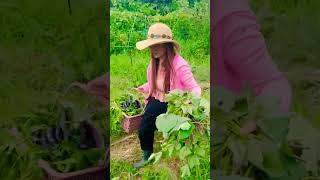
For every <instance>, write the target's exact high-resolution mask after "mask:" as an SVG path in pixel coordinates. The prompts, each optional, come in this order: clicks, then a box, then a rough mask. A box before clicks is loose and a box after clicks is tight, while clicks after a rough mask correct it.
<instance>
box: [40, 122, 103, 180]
mask: <svg viewBox="0 0 320 180" xmlns="http://www.w3.org/2000/svg"><path fill="white" fill-rule="evenodd" d="M89 131H90V134H91V135H90V136H91V137H93V138H94V140H95V144H96V147H97V148H102V144H103V140H102V138H101V137H100V135H99V133H98V130H97V128H95V127H94V126H93V125H92V124H91V126H90V127H89ZM108 161H109V151H108V150H106V154H105V159H104V162H101V163H100V164H98V165H97V166H95V167H89V168H86V169H83V170H78V171H74V172H68V173H61V172H58V171H56V170H55V169H53V168H52V167H51V166H50V164H49V163H48V162H47V161H45V160H43V159H40V160H39V161H38V165H39V166H40V168H42V170H43V171H44V172H45V179H47V180H101V179H107V168H108V167H107V166H108V164H109V163H108Z"/></svg>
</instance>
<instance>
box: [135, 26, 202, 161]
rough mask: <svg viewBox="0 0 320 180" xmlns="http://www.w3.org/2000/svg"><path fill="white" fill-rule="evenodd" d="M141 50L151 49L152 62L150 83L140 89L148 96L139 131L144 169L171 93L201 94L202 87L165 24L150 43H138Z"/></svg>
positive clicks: (152, 31)
mask: <svg viewBox="0 0 320 180" xmlns="http://www.w3.org/2000/svg"><path fill="white" fill-rule="evenodd" d="M136 46H137V48H138V49H139V50H143V49H145V48H147V47H149V48H150V52H151V61H150V64H149V66H148V70H147V77H148V80H147V83H146V84H144V85H142V86H140V87H138V88H136V90H137V91H138V92H140V93H142V94H144V95H145V102H146V104H147V105H146V108H145V112H144V117H143V121H142V123H141V125H140V129H139V140H140V146H141V149H142V150H143V158H142V160H141V161H139V162H138V163H135V164H134V167H142V166H143V165H144V164H145V162H146V161H147V160H148V158H149V156H150V155H151V154H152V152H153V140H154V131H155V130H156V125H155V121H156V118H157V116H159V115H160V114H162V113H166V111H167V103H166V102H165V94H167V93H168V92H169V91H171V90H175V89H180V90H183V91H190V92H195V93H197V94H198V95H199V96H200V95H201V88H200V87H199V85H198V84H197V82H196V81H195V79H194V77H193V74H192V72H191V69H190V66H189V64H188V63H187V62H186V61H185V60H184V59H183V58H182V57H181V56H180V55H178V53H177V52H178V51H179V48H180V46H179V44H178V43H177V42H176V41H174V40H173V36H172V32H171V29H170V28H169V27H168V26H167V25H165V24H163V23H156V24H153V25H152V26H151V27H150V28H149V31H148V36H147V40H144V41H140V42H138V43H137V44H136Z"/></svg>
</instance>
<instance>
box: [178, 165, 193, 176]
mask: <svg viewBox="0 0 320 180" xmlns="http://www.w3.org/2000/svg"><path fill="white" fill-rule="evenodd" d="M180 170H181V172H182V175H181V177H186V176H190V175H191V173H190V168H189V165H188V164H186V165H184V166H182V167H181V169H180Z"/></svg>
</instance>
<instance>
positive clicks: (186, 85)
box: [139, 54, 201, 102]
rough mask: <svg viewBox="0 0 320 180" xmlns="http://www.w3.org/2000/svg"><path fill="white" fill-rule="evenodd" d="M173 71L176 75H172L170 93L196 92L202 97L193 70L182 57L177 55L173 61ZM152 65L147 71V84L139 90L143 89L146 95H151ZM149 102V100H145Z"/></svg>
mask: <svg viewBox="0 0 320 180" xmlns="http://www.w3.org/2000/svg"><path fill="white" fill-rule="evenodd" d="M172 66H173V70H174V72H175V73H174V74H173V75H171V80H170V91H171V90H175V89H180V90H183V91H190V92H195V93H197V94H199V95H201V88H200V86H199V85H198V83H197V82H196V80H195V79H194V77H193V74H192V72H191V68H190V66H189V64H188V62H187V61H185V60H184V59H183V58H182V57H181V56H180V55H178V54H177V55H176V56H175V57H174V59H173V63H172ZM151 75H152V73H151V63H149V65H148V69H147V77H148V80H147V83H145V84H143V85H142V86H140V87H139V88H142V89H143V92H144V93H150V90H151V88H150V87H151V86H152V85H151ZM145 102H147V98H146V99H145Z"/></svg>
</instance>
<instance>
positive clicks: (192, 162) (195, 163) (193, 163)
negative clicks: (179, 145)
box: [187, 155, 200, 169]
mask: <svg viewBox="0 0 320 180" xmlns="http://www.w3.org/2000/svg"><path fill="white" fill-rule="evenodd" d="M187 160H188V164H189V167H190V169H192V168H193V167H195V166H199V165H200V161H199V158H198V156H195V155H192V156H189V157H188V159H187Z"/></svg>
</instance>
